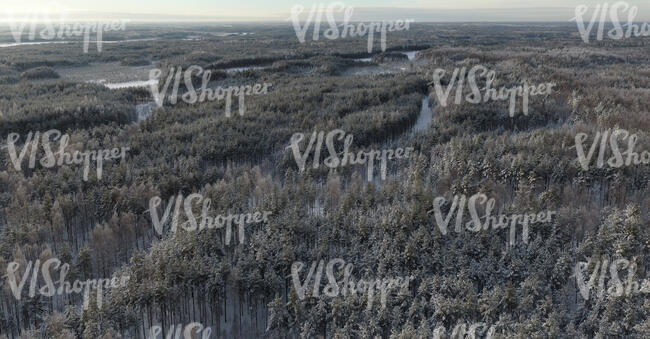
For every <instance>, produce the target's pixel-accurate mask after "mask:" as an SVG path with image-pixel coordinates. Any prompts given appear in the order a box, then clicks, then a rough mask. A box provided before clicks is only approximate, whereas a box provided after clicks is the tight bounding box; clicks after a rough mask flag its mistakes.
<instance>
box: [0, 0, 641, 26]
mask: <svg viewBox="0 0 650 339" xmlns="http://www.w3.org/2000/svg"><path fill="white" fill-rule="evenodd" d="M2 2H3V3H4V5H3V6H2V9H0V13H2V12H3V11H4V12H5V18H7V17H8V14H7V13H8V10H14V11H17V12H33V11H35V10H39V9H43V8H49V13H57V11H60V10H65V11H66V13H67V14H66V16H67V17H70V18H72V17H74V18H77V16H80V17H82V18H88V19H91V17H92V18H101V17H110V18H114V17H122V18H126V19H132V20H133V19H136V20H138V19H140V20H163V21H164V20H184V19H185V20H215V21H241V20H255V21H283V20H285V19H287V18H288V17H289V13H290V11H291V8H292V7H293V6H295V5H304V6H305V7H306V8H308V9H309V8H311V6H312V5H313V4H319V3H323V4H329V3H332V2H333V1H309V0H298V1H297V0H237V1H232V0H58V1H44V0H2ZM341 2H342V3H344V4H345V5H346V6H351V7H354V13H355V16H354V17H353V19H354V20H362V21H366V20H387V19H414V20H416V21H418V22H424V21H434V22H435V21H562V22H567V21H569V20H570V19H571V18H572V17H573V16H574V11H575V8H576V6H578V5H581V4H584V5H587V6H589V7H590V8H593V7H595V6H596V4H603V3H607V1H597V0H453V1H450V0H348V1H341ZM615 2H617V1H610V2H609V3H610V4H613V3H615ZM627 3H628V4H630V5H633V6H637V7H638V8H639V11H638V16H637V21H648V18H650V0H644V1H639V0H630V1H627ZM48 4H49V5H48ZM624 17H627V16H626V15H623V14H621V18H624Z"/></svg>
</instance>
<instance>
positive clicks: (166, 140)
mask: <svg viewBox="0 0 650 339" xmlns="http://www.w3.org/2000/svg"><path fill="white" fill-rule="evenodd" d="M223 32H225V33H232V34H231V35H228V34H219V33H223ZM239 32H248V33H249V34H245V35H244V34H237V33H239ZM188 36H193V37H195V38H192V39H186V38H187V37H188ZM9 39H10V34H9V32H8V31H6V28H5V31H0V40H1V41H4V40H7V41H8V40H9ZM105 39H107V40H113V41H114V42H115V43H113V44H106V45H105V46H104V49H103V50H102V52H101V53H100V52H97V51H96V50H93V49H92V48H91V49H90V50H89V53H83V49H82V47H81V45H82V43H81V42H74V43H70V44H42V45H25V46H17V47H6V48H4V47H0V113H1V114H0V140H1V141H2V142H1V143H0V268H2V273H1V274H0V276H2V278H3V279H2V289H1V290H0V310H1V312H0V338H6V339H10V338H11V339H14V338H16V339H17V338H84V339H86V338H88V339H90V338H149V337H150V334H151V332H150V329H151V328H152V327H154V326H159V327H160V328H161V329H162V333H161V334H162V337H163V338H165V337H166V336H167V335H168V334H169V329H170V327H172V326H174V325H178V324H183V325H186V324H190V323H195V322H196V323H200V324H202V325H203V326H205V327H210V328H211V331H212V332H211V333H212V337H214V338H262V337H263V338H391V339H392V338H396V339H397V338H403V339H409V338H435V337H436V336H440V338H445V336H444V335H441V334H442V333H446V334H447V336H449V335H451V333H452V332H454V333H455V334H456V337H458V338H462V337H465V336H464V334H461V332H463V331H465V330H466V331H467V337H468V338H469V337H470V335H471V337H472V338H473V337H474V334H469V332H470V330H469V328H470V327H471V324H477V323H483V324H485V326H483V327H484V328H485V331H484V336H485V337H487V336H488V334H487V332H488V330H487V328H490V331H489V332H490V334H489V336H490V337H492V338H648V337H650V299H648V297H647V295H646V294H643V293H641V294H626V295H622V296H616V295H612V294H611V293H597V288H594V289H593V290H592V291H591V297H590V298H588V299H585V298H583V296H582V293H581V288H580V286H579V282H577V278H576V272H575V268H576V267H577V266H579V264H580V263H583V262H588V263H589V264H588V265H587V268H586V269H585V273H584V275H585V276H586V279H587V280H588V279H589V276H590V275H591V272H593V271H594V264H595V263H596V262H604V261H603V260H609V262H612V261H614V260H616V259H626V260H629V261H630V262H634V263H635V267H636V276H635V277H634V278H635V279H636V280H638V281H639V282H641V281H642V280H643V279H646V276H647V274H648V267H647V265H646V262H647V259H648V258H649V257H650V251H649V250H648V246H649V245H650V243H649V242H650V231H649V230H648V225H649V222H650V214H649V212H648V211H649V210H650V198H648V197H646V194H645V192H646V191H647V189H648V180H649V178H650V168H649V167H648V166H647V165H644V164H640V165H631V166H623V167H620V168H616V167H607V166H605V167H597V166H591V167H590V168H589V169H588V170H585V169H584V168H583V167H582V166H581V164H580V162H579V161H578V156H577V153H576V136H577V135H578V134H579V133H585V134H587V135H588V136H589V139H588V140H587V142H586V143H585V148H587V150H588V149H589V147H590V146H591V145H592V140H593V139H594V137H595V136H596V135H597V133H599V132H600V133H602V132H605V131H607V130H613V129H624V130H626V131H628V132H629V133H630V134H635V135H636V136H637V137H638V139H637V141H636V146H635V151H636V152H639V153H641V151H643V150H648V151H650V122H649V120H648V119H647V117H648V112H649V111H650V90H649V88H650V55H649V54H648V46H649V45H650V38H648V37H640V38H630V39H622V40H605V41H593V42H592V43H590V44H584V43H583V42H582V40H581V38H580V36H579V34H578V32H577V30H576V28H575V25H569V24H536V25H527V24H508V25H505V24H504V25H500V24H490V25H488V24H444V25H443V24H426V23H416V24H412V25H411V29H410V30H407V31H401V32H395V33H391V35H390V39H389V40H388V49H387V50H386V51H385V52H382V51H381V49H380V48H378V46H379V42H376V45H377V48H375V49H374V51H375V52H373V54H369V53H367V48H366V47H367V46H366V44H367V39H364V38H348V39H338V40H318V41H311V40H307V42H306V43H304V44H301V43H299V42H298V40H297V39H296V37H295V33H294V31H293V29H292V28H291V27H290V26H289V25H288V24H283V25H279V24H278V25H271V24H247V25H244V24H238V25H230V26H228V27H215V26H212V25H208V24H205V25H198V24H197V25H189V24H188V25H181V24H178V25H160V26H155V25H134V26H132V27H131V28H130V29H128V30H126V31H123V32H107V35H106V37H105ZM127 39H133V40H138V39H142V40H138V41H135V42H126V41H124V42H119V41H120V40H127ZM416 51H417V54H415V57H414V58H413V59H412V60H411V59H410V58H408V57H406V55H407V52H416ZM362 59H367V60H362ZM106 65H109V66H110V67H112V68H114V69H121V70H124V72H125V73H127V74H128V73H132V74H141V75H142V77H141V78H138V79H135V78H129V79H128V81H136V80H139V81H146V80H149V78H148V70H149V69H153V68H157V69H160V70H163V78H164V77H165V76H166V73H165V72H166V70H169V69H170V68H171V67H182V68H183V69H187V68H188V67H190V66H192V65H197V66H200V67H202V68H203V69H206V70H211V71H212V78H211V79H210V80H211V84H212V85H214V86H224V87H225V86H241V85H247V84H249V85H252V84H257V83H265V82H266V83H272V84H273V86H272V87H270V89H269V93H268V94H265V95H254V96H250V97H246V109H245V113H244V114H243V115H240V114H233V115H232V117H227V116H226V115H225V114H224V105H225V102H224V101H205V102H199V103H196V104H191V105H190V104H187V103H184V102H179V103H177V104H175V105H171V104H168V103H167V104H165V105H164V106H163V107H160V108H157V107H156V108H154V109H153V110H152V111H151V112H150V114H147V115H146V116H145V117H144V118H143V119H140V116H139V107H140V105H142V104H146V103H150V102H152V101H153V99H152V98H151V93H150V90H149V88H147V87H140V88H137V87H128V88H110V87H108V86H105V85H103V84H102V83H101V82H99V81H97V80H101V79H100V78H98V77H96V76H94V75H93V74H91V72H90V71H89V70H93V69H99V68H101V67H105V66H106ZM475 65H481V66H484V67H486V68H488V69H491V70H494V71H495V72H496V74H497V77H496V80H495V81H496V83H495V84H494V87H501V86H506V87H512V86H516V85H518V84H522V83H523V82H524V81H526V82H527V83H529V84H540V83H550V82H553V83H555V84H556V86H555V87H554V89H553V91H552V92H551V93H550V94H547V95H543V96H536V97H533V98H531V100H530V103H529V110H528V114H526V115H524V114H518V115H515V116H512V117H511V116H510V114H509V111H508V102H506V101H490V102H486V103H481V104H479V105H474V104H471V103H467V102H464V101H463V102H461V103H460V104H458V105H456V104H449V105H446V106H443V105H439V103H438V98H437V96H436V95H435V90H434V88H433V87H432V86H431V74H432V72H433V71H434V70H436V69H444V70H445V71H446V74H448V75H450V74H451V73H453V71H454V69H456V68H459V67H467V68H468V69H469V68H471V67H472V66H475ZM233 69H235V70H233ZM85 73H88V75H87V79H83V80H82V79H81V78H83V76H84V74H85ZM80 74H81V75H80ZM102 76H103V77H105V78H106V79H108V80H107V81H108V82H111V81H112V80H111V76H115V77H116V79H117V78H120V77H123V76H124V75H113V74H110V72H109V73H107V74H102ZM443 80H444V81H445V84H449V76H448V77H447V78H444V79H443ZM114 81H120V80H114ZM483 85H484V84H483ZM181 90H184V89H183V88H181ZM468 91H469V88H468V89H466V90H465V93H456V91H455V90H454V91H452V94H451V99H450V100H449V102H450V103H451V102H453V101H454V100H453V99H454V98H455V97H454V96H455V95H459V94H460V95H465V94H467V93H468ZM232 104H233V108H232V111H233V112H237V109H238V106H237V105H238V100H233V102H232ZM427 105H430V107H426V106H427ZM427 109H431V110H432V111H433V118H432V121H431V122H430V123H428V124H426V125H425V126H424V128H421V126H419V124H418V122H419V119H420V118H421V115H422V114H423V112H425V111H427ZM53 129H55V130H59V131H61V133H65V134H67V135H69V146H68V149H69V151H70V150H97V149H112V148H120V147H129V148H130V150H129V152H128V153H127V154H126V156H125V157H124V158H122V159H119V160H113V161H106V162H104V165H103V166H104V168H103V176H102V177H101V178H97V177H96V176H94V175H90V176H89V177H88V179H87V180H84V176H83V170H84V169H83V166H70V165H65V164H64V165H62V166H54V167H45V166H41V165H36V166H34V167H33V168H30V167H29V166H26V163H27V160H25V164H24V165H23V166H22V169H21V170H16V168H15V166H14V165H13V163H12V162H13V160H12V157H11V155H10V152H9V151H8V147H5V146H6V145H7V143H6V141H8V140H9V135H10V134H11V133H17V134H19V135H20V139H19V141H17V142H16V148H17V149H19V150H22V149H27V150H30V149H31V152H35V153H36V155H35V156H36V159H40V158H42V157H43V156H44V152H45V151H44V149H43V148H42V147H35V148H23V147H25V146H28V145H26V144H25V141H26V137H27V135H28V133H29V132H37V131H40V132H41V133H44V132H46V131H48V130H53ZM336 129H340V130H343V131H345V132H346V133H349V134H351V135H353V136H354V143H353V145H352V147H351V151H358V150H366V151H367V150H371V149H378V150H381V149H387V148H390V149H395V148H398V147H401V148H407V147H412V148H413V149H414V150H415V155H413V156H411V157H409V158H408V159H401V160H399V161H394V162H391V163H390V166H389V175H388V177H387V178H386V180H380V179H379V178H378V177H379V176H378V175H375V180H372V181H368V180H366V175H365V174H366V167H365V166H346V167H340V168H337V169H330V168H328V167H327V166H319V167H318V168H314V167H313V166H307V167H306V168H305V170H304V171H300V169H299V168H298V166H297V164H296V160H295V158H294V155H293V154H292V152H291V150H290V148H288V146H289V143H290V139H291V137H292V135H294V134H295V133H304V135H306V136H309V135H311V134H312V133H313V132H314V131H324V132H325V133H327V132H328V131H332V130H336ZM306 144H307V142H303V144H302V145H303V146H305V147H306ZM341 144H342V143H341ZM54 145H56V143H54ZM620 145H624V146H622V148H623V149H626V147H627V142H620ZM324 152H325V150H323V153H324ZM597 153H598V151H596V155H595V157H597V156H598V155H597ZM611 154H612V151H611V150H607V151H606V152H605V156H606V157H607V158H608V157H609V156H611ZM30 156H31V153H28V155H27V156H26V158H25V159H29V157H30ZM313 156H314V155H310V157H313ZM307 163H308V164H312V162H311V161H308V162H307ZM93 166H95V165H94V164H93V163H92V162H91V168H92V169H91V172H92V171H93V170H95V168H94V167H93ZM193 193H198V194H201V195H202V196H203V197H205V198H209V199H210V200H211V207H210V209H211V210H212V211H215V213H216V214H224V215H225V214H239V213H249V212H253V211H270V212H272V213H271V214H270V216H269V220H268V222H263V223H250V224H247V225H246V228H245V232H246V235H245V240H246V241H244V243H243V244H241V243H240V241H232V242H228V243H227V242H226V239H225V234H224V232H222V231H221V230H219V229H202V230H197V231H194V232H187V231H178V232H175V233H174V234H162V235H161V234H158V233H157V232H156V231H155V229H154V227H153V226H154V225H153V223H152V219H151V213H152V211H151V210H150V201H151V199H152V198H154V197H160V198H161V199H162V201H164V202H167V201H169V200H170V199H174V197H175V196H177V195H178V194H183V195H184V196H188V195H190V194H193ZM477 193H482V194H485V195H486V196H489V197H493V198H494V199H495V207H494V209H495V211H498V213H499V214H508V215H510V214H526V213H539V212H541V211H555V212H556V214H555V216H554V217H553V218H552V220H550V222H548V223H538V224H533V225H531V227H530V230H529V234H528V235H527V236H528V239H527V241H526V242H523V241H520V240H521V239H522V238H521V237H522V236H523V235H522V234H521V232H520V231H519V230H517V233H516V237H517V241H514V243H512V242H510V241H509V238H508V237H509V234H508V232H507V231H506V230H489V231H487V230H486V231H481V232H471V231H467V230H465V229H463V230H462V231H461V232H450V233H447V234H446V235H445V234H442V233H441V232H440V230H439V225H437V224H436V218H435V217H434V215H433V213H430V212H431V210H433V209H435V207H436V198H438V197H444V198H445V200H446V202H445V203H444V204H442V205H441V206H438V207H439V208H440V209H442V210H443V212H444V215H445V216H447V215H450V216H451V219H450V221H449V225H455V224H456V223H457V218H460V215H457V214H455V213H449V212H450V211H452V212H453V210H454V207H453V206H452V200H453V197H454V196H458V195H464V196H466V197H470V196H473V195H475V194H477ZM190 207H191V209H192V210H193V211H195V212H196V213H195V215H201V205H200V204H199V203H196V204H194V205H192V206H190ZM162 208H164V206H163V207H162ZM481 212H484V210H482V211H481ZM448 213H449V214H448ZM496 213H497V212H495V214H496ZM161 214H162V212H161ZM180 218H181V220H180V222H185V221H186V218H187V216H185V215H184V214H181V217H180ZM467 220H470V218H469V216H466V217H465V219H463V220H458V223H459V224H460V222H462V221H467ZM450 227H452V226H450ZM50 258H58V259H59V260H60V261H61V262H63V263H67V264H69V267H70V270H69V272H68V275H67V280H69V281H74V280H84V281H85V280H88V279H100V278H101V279H106V278H108V279H110V278H111V277H119V276H128V277H129V279H128V282H126V285H125V286H123V287H120V288H114V289H110V290H104V291H103V302H102V305H101V307H100V306H99V305H98V303H97V302H96V300H97V298H94V296H96V294H97V293H98V291H93V292H92V293H91V297H90V298H89V300H90V301H89V304H88V305H87V307H86V308H85V309H84V307H83V302H84V296H83V294H62V295H55V296H53V297H46V296H43V295H40V294H36V295H34V296H33V297H32V296H28V293H27V292H26V291H27V290H28V289H29V287H30V286H29V285H30V283H31V281H29V280H31V275H29V279H28V281H27V284H26V287H25V291H23V298H22V299H20V300H17V299H16V298H15V297H14V294H13V293H12V287H11V286H10V282H9V280H8V275H7V274H6V273H7V272H6V271H5V268H6V267H8V265H9V264H10V263H12V262H16V263H19V264H20V267H21V268H20V269H19V270H18V273H17V275H18V276H19V277H23V273H25V269H24V268H25V267H26V266H27V263H28V262H30V261H31V262H35V261H36V260H40V262H45V261H46V260H48V259H50ZM336 258H341V259H343V260H344V261H345V262H346V263H350V264H353V266H354V271H353V275H354V276H355V277H356V279H366V280H374V279H380V278H393V277H406V276H411V277H413V279H412V281H410V283H409V284H408V285H406V284H404V285H402V286H401V287H400V288H394V289H392V290H391V292H390V293H388V294H387V296H386V300H385V303H384V302H383V301H382V302H378V301H377V300H376V301H375V302H374V303H373V304H372V305H371V306H369V300H368V296H367V295H364V294H356V295H353V294H348V295H340V296H337V297H330V296H328V295H326V294H325V293H320V294H319V295H318V296H315V295H314V294H313V293H312V289H311V286H312V285H311V284H310V285H308V286H307V290H306V291H307V296H306V297H305V298H300V297H299V295H298V293H297V291H296V288H295V284H294V282H293V281H292V277H291V274H292V266H293V265H294V263H296V262H301V263H304V264H305V267H304V268H303V270H302V271H301V272H300V277H301V279H305V277H306V276H307V273H308V271H309V267H310V265H311V264H312V263H314V262H319V261H321V260H323V261H324V262H325V263H327V262H328V261H329V260H332V259H336ZM604 266H605V265H604V264H603V267H604ZM595 269H596V270H598V268H595ZM605 271H607V269H605V268H603V272H605ZM620 271H621V272H619V273H620V274H621V277H624V278H625V279H626V280H627V278H628V277H627V274H625V275H623V273H622V272H623V269H622V268H621V269H620ZM335 272H336V273H335V274H336V279H337V280H342V279H343V270H336V271H335ZM607 272H608V271H607ZM28 273H29V272H28ZM600 275H601V276H602V275H603V274H600ZM54 276H55V277H56V276H58V274H54ZM316 279H322V283H321V286H325V285H326V284H327V277H326V276H325V273H323V275H322V277H321V275H320V274H319V275H318V278H316ZM601 279H603V278H601ZM596 280H598V278H597V279H596ZM34 284H35V286H36V288H37V289H38V288H40V287H43V286H45V284H46V282H45V281H44V280H43V279H42V276H39V278H37V279H35V280H34ZM605 284H606V288H607V287H609V286H610V285H611V284H612V283H611V282H610V281H608V280H606V281H605ZM596 285H598V282H596ZM465 325H466V326H465ZM472 331H473V330H472Z"/></svg>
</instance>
